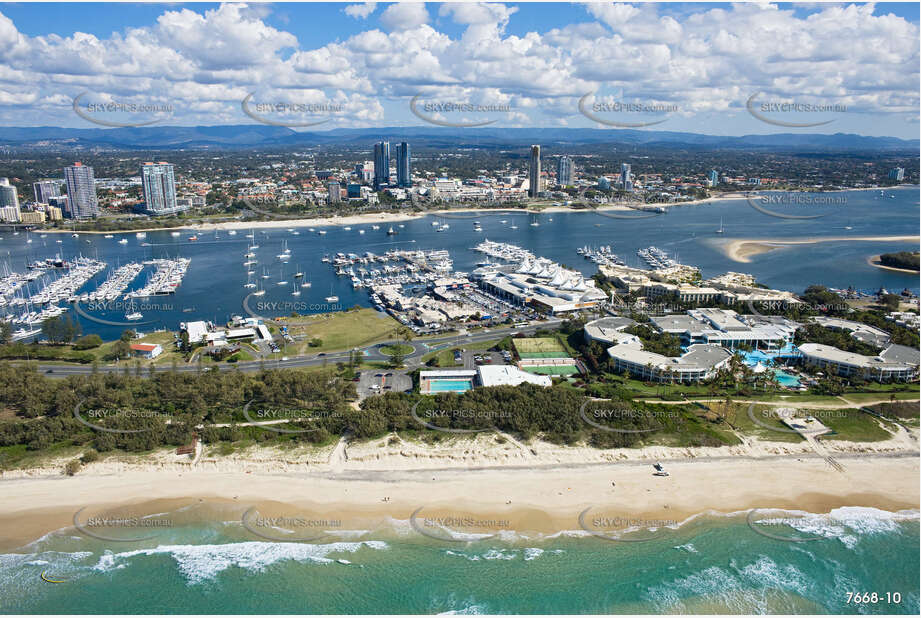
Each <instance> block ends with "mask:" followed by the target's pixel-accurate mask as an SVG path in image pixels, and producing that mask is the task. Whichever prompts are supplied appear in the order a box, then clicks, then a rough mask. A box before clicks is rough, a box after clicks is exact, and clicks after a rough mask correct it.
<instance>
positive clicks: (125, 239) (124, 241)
mask: <svg viewBox="0 0 921 618" xmlns="http://www.w3.org/2000/svg"><path fill="white" fill-rule="evenodd" d="M118 244H120V245H127V244H128V239H127V238H122V239H121V240H119V241H118Z"/></svg>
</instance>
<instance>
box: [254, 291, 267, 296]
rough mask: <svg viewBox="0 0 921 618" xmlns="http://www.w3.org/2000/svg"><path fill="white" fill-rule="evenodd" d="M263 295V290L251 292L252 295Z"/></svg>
mask: <svg viewBox="0 0 921 618" xmlns="http://www.w3.org/2000/svg"><path fill="white" fill-rule="evenodd" d="M264 295H265V290H256V291H255V292H253V296H264Z"/></svg>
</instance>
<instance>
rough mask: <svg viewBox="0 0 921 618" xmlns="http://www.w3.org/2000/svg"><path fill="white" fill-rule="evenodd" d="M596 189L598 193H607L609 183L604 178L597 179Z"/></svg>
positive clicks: (609, 186) (609, 187)
mask: <svg viewBox="0 0 921 618" xmlns="http://www.w3.org/2000/svg"><path fill="white" fill-rule="evenodd" d="M598 189H599V190H600V191H608V190H610V189H611V181H610V180H608V179H607V178H606V177H605V176H601V177H600V178H598Z"/></svg>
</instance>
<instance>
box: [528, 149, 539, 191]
mask: <svg viewBox="0 0 921 618" xmlns="http://www.w3.org/2000/svg"><path fill="white" fill-rule="evenodd" d="M539 193H540V145H538V144H532V145H531V165H530V167H529V168H528V197H537V195H538V194H539Z"/></svg>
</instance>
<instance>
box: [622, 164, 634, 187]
mask: <svg viewBox="0 0 921 618" xmlns="http://www.w3.org/2000/svg"><path fill="white" fill-rule="evenodd" d="M620 186H621V187H623V190H624V191H633V177H632V174H631V172H630V164H629V163H621V165H620Z"/></svg>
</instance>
